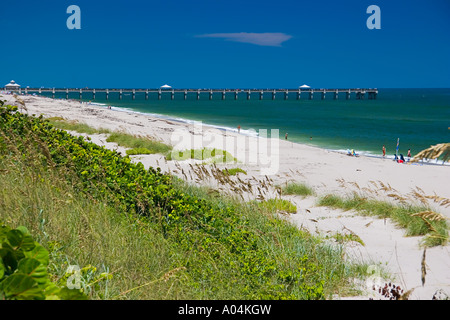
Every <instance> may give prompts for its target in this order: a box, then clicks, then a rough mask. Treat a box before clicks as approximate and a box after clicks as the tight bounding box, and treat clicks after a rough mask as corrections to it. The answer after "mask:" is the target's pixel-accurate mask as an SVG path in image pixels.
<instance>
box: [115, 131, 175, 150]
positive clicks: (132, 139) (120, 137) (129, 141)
mask: <svg viewBox="0 0 450 320" xmlns="http://www.w3.org/2000/svg"><path fill="white" fill-rule="evenodd" d="M106 141H107V142H115V143H117V144H118V145H119V146H123V147H125V148H131V149H132V151H130V152H131V153H130V154H139V152H142V153H143V154H156V153H159V154H167V153H169V152H170V151H171V150H172V147H171V146H169V145H167V144H164V143H162V142H159V141H155V140H152V139H150V138H148V137H139V136H135V135H131V134H128V133H123V132H111V133H110V134H109V136H108V138H107V139H106Z"/></svg>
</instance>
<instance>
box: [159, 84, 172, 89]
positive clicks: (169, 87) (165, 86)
mask: <svg viewBox="0 0 450 320" xmlns="http://www.w3.org/2000/svg"><path fill="white" fill-rule="evenodd" d="M160 88H161V89H172V87H171V86H169V85H168V84H165V85H163V86H161V87H160Z"/></svg>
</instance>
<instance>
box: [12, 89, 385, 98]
mask: <svg viewBox="0 0 450 320" xmlns="http://www.w3.org/2000/svg"><path fill="white" fill-rule="evenodd" d="M18 91H19V93H22V92H24V93H25V94H32V93H37V94H42V93H51V94H52V97H53V98H54V97H55V95H56V94H57V93H63V94H64V93H65V95H66V98H67V99H68V98H69V93H72V94H73V93H77V94H78V97H79V99H82V97H83V93H89V94H91V95H92V98H93V99H95V98H96V95H97V94H100V95H101V96H102V98H105V99H106V100H108V99H109V97H110V94H114V95H118V98H119V99H122V97H123V95H124V94H131V95H132V99H135V98H136V94H144V95H145V99H149V98H150V95H157V99H159V100H160V99H161V98H162V96H163V95H170V98H171V99H172V100H174V99H175V95H176V94H177V95H180V94H182V95H183V97H184V100H187V97H188V95H196V97H197V100H200V96H201V95H205V94H207V95H209V99H210V100H212V99H213V98H214V96H217V95H219V96H220V99H222V100H225V99H226V97H227V96H230V95H231V96H232V99H233V98H234V99H235V100H237V99H238V97H239V95H240V94H241V95H242V94H244V95H246V99H247V100H250V99H251V97H252V96H254V95H257V99H259V100H263V99H267V95H269V96H270V98H271V99H273V100H275V99H276V98H277V95H278V96H279V94H280V93H281V94H282V95H283V98H282V99H285V100H287V99H289V97H290V96H292V95H293V94H295V98H294V99H297V100H301V99H304V98H306V99H309V100H312V99H314V96H315V95H317V94H318V95H320V98H321V99H325V98H326V96H327V94H331V95H332V98H333V99H338V98H339V94H345V98H346V99H350V98H351V96H352V95H353V96H354V97H355V98H356V99H358V100H359V99H365V97H366V96H367V98H368V99H376V98H377V95H378V89H374V88H369V89H361V88H356V89H355V88H350V89H342V88H336V89H323V88H320V89H315V88H298V89H192V88H185V89H180V88H177V89H175V88H173V89H165V88H164V89H158V88H156V89H154V88H153V89H119V88H112V89H107V88H20V89H18ZM270 98H269V99H270Z"/></svg>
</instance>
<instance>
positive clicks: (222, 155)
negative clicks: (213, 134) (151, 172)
mask: <svg viewBox="0 0 450 320" xmlns="http://www.w3.org/2000/svg"><path fill="white" fill-rule="evenodd" d="M166 159H167V160H169V161H170V160H177V161H183V160H188V159H194V160H203V161H205V160H206V161H208V163H229V162H237V159H236V158H235V157H233V155H232V154H231V153H229V152H228V151H225V150H220V149H215V148H214V149H211V148H203V149H188V150H173V151H172V152H169V153H168V154H167V155H166Z"/></svg>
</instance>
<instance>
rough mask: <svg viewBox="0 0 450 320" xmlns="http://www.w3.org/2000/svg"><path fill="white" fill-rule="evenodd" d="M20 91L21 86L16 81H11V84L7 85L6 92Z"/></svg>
mask: <svg viewBox="0 0 450 320" xmlns="http://www.w3.org/2000/svg"><path fill="white" fill-rule="evenodd" d="M19 89H20V85H19V84H17V83H16V82H15V81H14V80H11V82H10V83H8V84H6V85H5V91H10V92H14V91H18V90H19Z"/></svg>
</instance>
